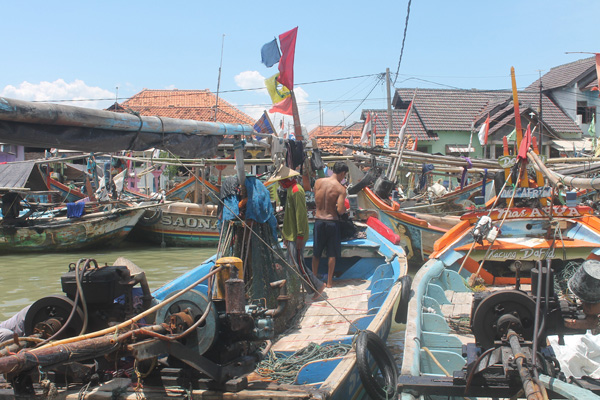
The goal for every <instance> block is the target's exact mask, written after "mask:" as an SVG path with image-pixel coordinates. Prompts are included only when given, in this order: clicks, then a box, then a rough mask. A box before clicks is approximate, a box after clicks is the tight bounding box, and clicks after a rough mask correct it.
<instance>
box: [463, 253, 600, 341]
mask: <svg viewBox="0 0 600 400" xmlns="http://www.w3.org/2000/svg"><path fill="white" fill-rule="evenodd" d="M540 271H541V273H540ZM594 276H597V277H598V278H597V279H598V282H596V281H595V280H596V278H593V277H594ZM590 279H591V280H593V281H594V284H595V285H597V286H594V285H593V284H590V283H589V281H590ZM568 285H569V288H570V289H571V291H572V292H573V293H574V294H575V296H576V297H577V300H578V301H569V300H567V299H559V297H558V295H557V294H556V293H555V291H554V272H553V270H552V268H551V267H550V262H548V265H547V266H543V267H541V262H539V263H538V266H537V268H534V269H532V270H531V291H523V290H520V289H518V288H515V289H510V290H501V291H495V292H482V293H476V294H475V295H474V299H473V304H472V308H471V329H472V331H473V335H474V336H475V340H476V342H477V344H478V345H479V346H481V347H482V348H483V349H484V350H485V349H488V348H490V347H493V346H494V343H496V342H498V341H501V340H502V338H503V337H505V336H506V333H507V332H508V330H509V329H512V330H513V331H515V332H516V333H517V334H519V335H520V336H521V338H522V339H523V340H525V341H530V342H533V339H534V336H535V335H534V332H535V328H536V327H535V314H536V302H537V303H539V306H538V307H539V312H540V319H539V322H538V327H537V328H538V332H539V335H538V338H537V339H538V340H539V341H540V343H544V342H545V339H546V336H548V335H558V336H559V337H562V336H564V335H569V334H579V333H585V331H586V329H592V328H594V327H596V326H597V324H598V314H600V262H599V261H596V260H587V261H585V262H584V263H583V264H582V266H581V267H580V268H579V270H578V271H577V273H575V274H574V275H573V277H572V278H571V279H570V280H569V283H568ZM538 299H539V301H537V300H538Z"/></svg>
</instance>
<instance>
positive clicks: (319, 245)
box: [313, 219, 342, 258]
mask: <svg viewBox="0 0 600 400" xmlns="http://www.w3.org/2000/svg"><path fill="white" fill-rule="evenodd" d="M313 243H314V244H313V256H314V257H317V258H320V257H321V254H322V253H323V250H324V249H327V251H326V253H325V254H326V255H327V257H341V255H342V236H341V234H340V221H337V220H327V219H315V227H314V230H313Z"/></svg>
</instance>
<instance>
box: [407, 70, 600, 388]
mask: <svg viewBox="0 0 600 400" xmlns="http://www.w3.org/2000/svg"><path fill="white" fill-rule="evenodd" d="M515 88H516V84H515V80H514V71H513V92H514V104H515V115H516V116H520V114H519V112H518V104H519V103H518V100H517V98H516V89H515ZM516 120H517V123H516V126H517V128H516V129H517V142H521V140H523V141H522V142H521V143H523V144H520V145H519V146H518V148H519V155H518V158H517V160H516V161H517V164H516V169H514V170H513V171H512V173H510V171H507V174H506V176H507V179H508V180H507V182H511V185H512V182H514V183H515V184H514V186H513V187H508V188H507V187H506V186H507V184H506V183H505V184H504V186H503V188H502V190H500V191H499V193H498V198H497V199H496V200H495V201H494V203H493V204H491V205H490V208H489V209H487V210H480V211H473V212H469V213H466V214H465V215H463V216H462V217H461V222H460V223H459V224H458V225H456V226H455V227H454V228H452V229H450V230H449V231H448V232H447V233H446V234H445V235H444V236H442V237H441V238H440V239H439V240H438V241H436V243H435V245H434V251H433V253H432V254H430V258H429V260H428V261H427V262H426V263H425V264H424V265H423V266H422V267H421V268H420V269H419V271H418V272H417V274H416V275H415V277H414V281H413V284H412V289H411V293H412V296H411V298H410V301H409V307H408V313H407V314H408V317H407V321H408V323H407V326H406V337H405V340H406V346H405V349H404V354H403V361H402V367H401V376H400V378H399V382H400V383H399V385H400V387H401V388H402V391H403V393H402V398H403V399H407V400H408V399H425V398H430V397H435V396H440V395H441V396H443V397H444V398H464V397H468V398H503V397H506V398H508V397H510V398H516V397H524V398H527V399H539V400H541V399H547V398H557V397H563V398H568V399H583V398H586V399H597V398H599V397H598V396H597V395H598V394H599V393H600V385H599V383H598V381H597V380H594V379H589V378H588V377H584V376H566V377H565V376H564V374H561V362H560V361H559V360H558V359H557V358H556V356H555V354H556V353H555V352H554V351H553V345H551V344H550V343H551V342H550V341H548V340H547V339H548V337H549V336H551V335H556V336H557V337H558V339H557V340H556V341H555V342H554V343H557V342H558V343H559V344H560V343H561V342H562V341H563V339H564V337H565V336H571V337H573V338H575V337H576V335H579V334H582V333H585V332H586V330H588V329H593V328H595V327H597V324H598V314H599V312H598V303H600V293H599V292H598V288H599V287H600V286H599V283H598V276H600V262H599V261H598V260H600V219H599V218H598V217H597V216H595V215H594V214H593V210H592V209H591V208H590V207H586V206H579V205H577V204H576V202H575V203H574V204H567V205H556V204H554V203H553V200H554V198H555V197H556V193H557V192H558V191H559V190H560V189H561V188H560V185H561V183H560V182H558V181H557V180H552V179H550V178H551V177H552V175H551V174H548V175H547V178H548V181H549V182H550V183H551V184H552V185H553V186H543V184H544V183H545V182H544V179H543V176H542V169H543V168H542V165H541V163H540V160H539V158H538V157H537V155H536V151H535V147H536V146H535V141H532V140H531V137H530V136H529V135H526V136H524V137H522V136H521V127H520V117H518V118H516ZM530 144H531V145H532V146H533V149H531V148H530ZM527 160H529V161H530V162H531V165H533V166H534V167H535V170H536V175H537V179H536V180H532V179H530V178H529V175H528V173H527V172H526V171H527V168H526V166H527ZM538 184H542V185H540V186H537V185H538ZM580 344H583V343H580Z"/></svg>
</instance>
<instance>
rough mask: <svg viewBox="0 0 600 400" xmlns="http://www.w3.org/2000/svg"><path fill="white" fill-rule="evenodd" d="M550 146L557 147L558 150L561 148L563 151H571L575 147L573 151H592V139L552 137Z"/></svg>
mask: <svg viewBox="0 0 600 400" xmlns="http://www.w3.org/2000/svg"><path fill="white" fill-rule="evenodd" d="M552 147H554V148H555V149H558V150H563V151H573V149H575V151H581V150H587V151H592V141H591V140H584V139H573V140H558V139H553V140H552Z"/></svg>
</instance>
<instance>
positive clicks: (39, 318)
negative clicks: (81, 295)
mask: <svg viewBox="0 0 600 400" xmlns="http://www.w3.org/2000/svg"><path fill="white" fill-rule="evenodd" d="M73 308H75V311H74V314H73V317H71V321H70V322H69V325H68V326H67V327H66V328H65V330H64V331H63V332H62V333H61V335H60V336H59V337H57V338H56V339H62V338H66V337H72V336H77V335H79V333H80V332H81V328H82V327H83V311H82V310H81V308H79V306H76V305H75V302H74V301H73V300H71V299H69V298H68V297H66V296H59V295H52V296H47V297H43V298H41V299H39V300H38V301H36V302H35V303H33V304H32V305H31V307H29V310H27V314H25V321H24V332H25V335H26V336H30V335H35V334H39V335H41V337H42V338H49V337H50V336H52V335H54V334H55V333H56V332H58V330H59V329H60V328H61V327H62V326H63V325H64V324H65V323H66V322H67V320H68V318H69V315H70V314H71V312H72V311H73Z"/></svg>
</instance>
